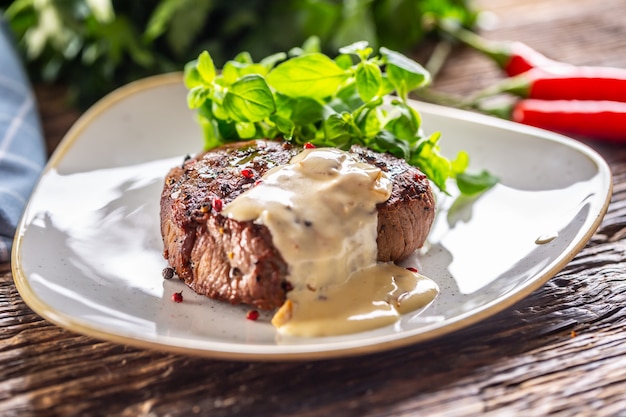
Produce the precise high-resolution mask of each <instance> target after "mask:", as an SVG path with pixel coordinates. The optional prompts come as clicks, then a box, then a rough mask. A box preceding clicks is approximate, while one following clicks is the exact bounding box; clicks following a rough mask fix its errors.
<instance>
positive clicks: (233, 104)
mask: <svg viewBox="0 0 626 417" xmlns="http://www.w3.org/2000/svg"><path fill="white" fill-rule="evenodd" d="M224 109H225V110H226V112H227V113H228V115H229V116H230V118H232V119H233V120H235V121H237V122H258V121H261V120H263V119H265V118H266V117H269V116H270V115H271V114H272V113H273V112H274V111H275V109H276V107H275V104H274V96H273V94H272V91H271V90H270V89H269V87H268V86H267V83H266V82H265V79H264V78H263V77H261V76H260V75H257V74H250V75H246V76H244V77H242V78H241V79H239V80H238V81H236V82H235V83H233V85H231V86H230V88H229V90H228V92H227V93H226V95H225V96H224Z"/></svg>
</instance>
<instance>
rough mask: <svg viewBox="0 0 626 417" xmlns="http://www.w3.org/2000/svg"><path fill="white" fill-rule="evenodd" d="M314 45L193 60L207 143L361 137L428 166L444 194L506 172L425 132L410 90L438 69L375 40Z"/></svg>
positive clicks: (194, 93) (192, 92)
mask: <svg viewBox="0 0 626 417" xmlns="http://www.w3.org/2000/svg"><path fill="white" fill-rule="evenodd" d="M311 45H315V43H312V42H309V43H308V45H307V47H303V48H295V49H293V50H291V51H290V52H291V55H290V56H287V55H286V54H275V55H272V56H270V57H268V58H266V59H264V60H262V61H261V62H260V63H255V62H253V60H252V59H251V58H250V55H249V54H247V53H241V54H239V55H237V57H235V59H233V60H231V61H228V62H227V63H226V64H225V65H224V68H223V69H222V71H221V72H218V71H217V70H216V69H215V65H214V63H213V59H212V58H211V56H210V54H209V53H208V52H206V51H205V52H202V53H201V54H200V55H199V56H198V59H196V60H194V61H192V62H190V63H188V64H187V65H186V66H185V84H186V86H187V87H188V89H189V91H188V96H187V102H188V105H189V107H190V108H191V109H197V112H198V113H197V114H198V120H199V123H200V125H201V126H202V128H203V132H204V137H205V143H204V145H205V148H206V149H210V148H213V147H217V146H220V145H222V144H225V143H228V142H235V141H239V140H245V139H251V138H268V139H274V138H282V139H284V140H287V141H291V142H292V143H295V144H298V145H304V144H306V143H311V144H313V145H315V146H329V147H336V148H340V149H348V148H349V147H350V146H352V145H355V144H358V145H362V146H366V147H368V148H370V149H372V150H374V151H377V152H388V153H391V154H393V155H394V156H396V157H398V158H403V159H405V160H406V161H407V162H408V163H409V164H411V165H414V166H416V167H418V168H419V169H421V170H422V171H423V172H424V174H426V175H427V176H428V178H429V179H430V180H431V181H432V182H433V183H434V184H435V185H436V186H437V187H438V188H439V189H441V190H442V191H444V192H446V183H447V182H448V180H449V179H456V180H457V184H458V185H459V190H460V191H461V192H462V193H468V194H476V193H479V192H481V191H484V190H486V189H488V188H490V187H491V186H493V185H494V184H495V183H496V182H497V179H496V178H495V177H493V176H492V175H491V174H489V173H488V172H486V171H483V172H481V173H480V174H478V175H474V174H469V173H467V172H466V168H467V166H468V165H469V159H468V155H467V154H466V153H465V152H459V153H458V155H457V156H456V158H455V159H454V160H449V159H448V158H446V157H445V156H444V155H442V154H441V152H440V147H439V138H440V134H439V132H435V133H433V134H431V135H425V134H424V132H423V129H422V119H421V117H420V114H419V113H418V112H417V111H416V110H415V109H414V108H413V107H412V106H411V104H410V102H409V99H408V97H409V94H410V93H411V92H412V91H414V90H416V89H418V88H421V87H423V86H425V85H428V83H430V81H431V78H430V74H429V73H428V71H426V70H425V69H424V67H422V66H421V65H420V64H419V63H417V62H415V61H414V60H412V59H410V58H409V57H407V56H405V55H403V54H401V53H400V52H397V51H392V50H390V49H387V48H380V50H379V54H377V55H376V54H374V51H373V49H372V48H371V47H370V46H369V45H368V43H367V42H364V41H359V42H356V43H353V44H351V45H348V46H346V47H343V48H340V49H339V55H338V56H337V57H336V58H335V59H332V58H330V57H328V56H327V55H324V54H323V53H321V52H319V51H316V50H313V49H314V48H313V47H312V46H311Z"/></svg>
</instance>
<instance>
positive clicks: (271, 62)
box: [260, 52, 287, 72]
mask: <svg viewBox="0 0 626 417" xmlns="http://www.w3.org/2000/svg"><path fill="white" fill-rule="evenodd" d="M286 58H287V54H286V53H284V52H278V53H276V54H272V55H270V56H267V57H265V58H263V59H262V60H261V62H260V64H261V65H263V66H264V67H265V69H266V70H267V72H269V71H270V70H271V69H272V68H274V67H275V66H276V64H278V63H279V62H280V61H284V60H285V59H286Z"/></svg>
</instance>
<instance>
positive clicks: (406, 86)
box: [380, 47, 430, 99]
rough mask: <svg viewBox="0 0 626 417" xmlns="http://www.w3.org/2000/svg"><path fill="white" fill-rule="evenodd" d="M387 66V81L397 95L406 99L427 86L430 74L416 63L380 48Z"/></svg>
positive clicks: (399, 54)
mask: <svg viewBox="0 0 626 417" xmlns="http://www.w3.org/2000/svg"><path fill="white" fill-rule="evenodd" d="M380 52H381V53H382V55H383V56H384V58H385V62H386V64H387V75H388V77H389V81H390V82H391V83H392V84H393V85H394V87H395V88H396V90H397V91H398V95H399V96H400V97H401V98H403V99H406V98H407V97H408V94H409V92H411V91H413V90H415V89H417V88H419V87H423V86H425V85H427V84H428V83H429V82H430V73H429V72H428V71H427V70H426V69H425V68H424V67H422V66H421V65H420V64H418V63H417V62H415V61H413V60H412V59H410V58H408V57H406V56H405V55H403V54H401V53H399V52H396V51H392V50H390V49H387V48H384V47H383V48H380Z"/></svg>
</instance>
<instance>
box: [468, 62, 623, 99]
mask: <svg viewBox="0 0 626 417" xmlns="http://www.w3.org/2000/svg"><path fill="white" fill-rule="evenodd" d="M499 93H511V94H515V95H518V96H520V97H524V98H536V99H541V100H609V101H623V102H626V69H623V68H610V67H573V66H572V67H559V68H554V67H553V68H550V69H544V68H534V69H532V70H529V71H527V72H525V73H523V74H520V75H518V76H516V77H513V78H508V79H506V80H505V81H504V82H502V83H500V84H497V85H495V86H493V87H490V88H488V89H486V90H484V91H483V92H482V93H480V94H479V97H484V96H491V95H495V94H499Z"/></svg>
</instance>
